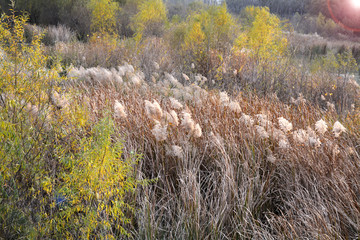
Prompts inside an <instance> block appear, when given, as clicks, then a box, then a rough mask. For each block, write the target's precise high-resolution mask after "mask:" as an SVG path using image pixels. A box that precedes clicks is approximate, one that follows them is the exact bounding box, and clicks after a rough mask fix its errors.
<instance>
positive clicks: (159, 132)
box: [151, 123, 167, 142]
mask: <svg viewBox="0 0 360 240" xmlns="http://www.w3.org/2000/svg"><path fill="white" fill-rule="evenodd" d="M166 129H167V126H164V127H163V126H161V124H160V123H157V124H156V125H155V127H154V128H153V129H152V130H151V133H152V134H153V135H154V137H155V139H156V141H158V142H161V141H165V140H166V138H167V132H166Z"/></svg>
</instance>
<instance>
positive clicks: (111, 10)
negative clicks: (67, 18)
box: [89, 0, 119, 37]
mask: <svg viewBox="0 0 360 240" xmlns="http://www.w3.org/2000/svg"><path fill="white" fill-rule="evenodd" d="M89 8H90V11H91V29H92V31H93V32H95V33H96V34H95V35H96V37H98V35H99V34H100V35H104V34H105V35H107V34H110V35H112V34H115V33H116V14H117V12H118V11H119V5H118V3H117V2H114V1H112V0H90V3H89Z"/></svg>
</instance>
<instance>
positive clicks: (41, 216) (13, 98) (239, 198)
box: [0, 8, 360, 239]
mask: <svg viewBox="0 0 360 240" xmlns="http://www.w3.org/2000/svg"><path fill="white" fill-rule="evenodd" d="M219 9H221V8H219ZM204 11H205V10H204ZM213 11H215V10H213ZM248 11H250V12H251V11H253V13H254V12H256V11H259V12H258V15H261V16H262V17H264V18H269V19H272V20H274V16H271V15H269V13H268V12H267V11H266V9H265V10H264V9H262V10H256V9H255V10H254V9H252V10H251V9H250V10H248ZM215 12H216V11H215ZM219 12H221V11H219ZM203 13H204V12H201V14H203ZM211 14H213V12H211V11H210V10H209V16H210V15H211ZM216 14H220V13H217V12H216ZM216 14H215V15H216ZM205 15H206V14H204V16H205ZM206 16H208V15H206ZM216 16H217V15H216ZM220 16H225V15H221V14H220ZM256 16H257V15H256ZM197 17H199V16H197ZM200 19H201V18H200ZM256 19H257V18H256V17H254V19H253V20H254V23H253V25H252V26H253V27H252V28H250V30H248V32H247V33H248V35H249V36H250V37H249V39H247V40H244V39H245V38H246V37H244V36H242V37H241V36H240V37H236V39H237V40H234V39H233V40H234V41H233V42H231V43H232V44H233V45H232V46H230V47H229V46H227V44H223V42H221V41H217V40H219V39H217V40H216V39H215V40H214V42H217V43H216V44H215V45H214V46H216V47H218V48H216V47H214V49H210V50H208V51H207V52H206V53H203V52H200V53H199V52H197V50H198V49H197V48H199V49H201V50H203V48H202V47H203V45H201V44H202V43H199V45H196V44H192V43H193V42H192V41H195V40H194V39H191V42H190V43H189V45H188V46H190V47H189V48H188V49H184V48H182V49H176V48H174V47H173V45H172V44H173V42H172V41H173V40H171V39H172V38H171V37H172V36H171V35H167V34H165V35H164V36H162V37H158V36H155V37H154V36H152V37H146V38H145V37H144V38H143V39H140V40H139V39H136V37H135V38H128V39H121V40H120V39H117V38H116V37H114V36H110V35H99V37H96V38H94V39H91V40H89V41H88V42H81V41H77V40H74V38H73V37H71V36H72V34H73V33H71V31H70V30H69V29H66V28H65V27H64V26H62V27H51V28H49V29H50V30H48V34H47V35H45V38H44V36H39V35H37V34H36V31H35V30H34V29H36V27H34V26H26V21H27V19H26V18H24V17H22V16H15V15H12V16H4V17H3V18H2V19H1V25H0V33H1V37H0V42H1V45H0V46H1V52H0V79H1V80H0V142H1V143H0V239H98V238H100V239H357V238H359V235H358V234H359V232H360V228H359V226H360V206H359V202H360V171H359V170H360V161H359V160H360V87H359V85H358V83H357V82H356V81H355V78H354V76H352V75H353V74H354V73H355V72H356V68H358V65H357V63H356V59H355V58H354V57H353V55H352V51H351V49H350V48H348V49H344V51H340V52H338V53H332V52H331V51H330V53H329V54H327V55H322V54H319V53H317V54H315V55H313V56H312V57H309V56H308V55H307V53H306V52H304V51H303V52H301V51H298V50H299V48H301V46H302V45H301V43H299V42H296V41H291V37H293V36H287V34H284V36H283V35H282V34H281V37H278V36H275V37H274V36H273V35H272V34H269V35H267V38H268V39H272V40H271V41H270V40H269V41H268V42H267V45H266V44H265V43H261V44H260V45H256V43H254V41H253V39H252V38H251V36H252V34H253V35H255V36H258V35H257V34H259V33H260V34H262V32H261V31H260V30H259V29H268V28H270V29H272V30H273V32H275V33H277V34H280V33H282V30H281V31H278V30H279V29H278V27H279V26H265V28H262V27H263V26H262V25H261V24H260V25H259V26H257V25H256ZM275 20H276V19H275ZM275 20H274V21H275ZM195 22H196V21H195ZM188 24H192V22H191V21H190V23H188ZM195 25H196V24H195ZM195 25H194V26H195ZM256 26H257V27H258V28H256ZM173 27H174V26H173ZM177 27H179V26H177ZM174 28H175V27H174ZM279 28H280V27H279ZM39 31H40V32H41V30H39ZM49 32H50V33H52V35H51V34H50V33H49ZM59 32H61V33H62V34H59ZM189 32H190V33H191V34H192V32H191V31H189ZM189 32H187V33H189ZM30 33H31V34H30ZM65 33H66V34H65ZM50 35H51V36H50ZM275 35H276V34H275ZM95 36H96V35H95ZM60 37H63V38H62V39H60ZM222 37H223V38H221V39H222V40H223V39H225V37H224V36H222ZM44 39H45V40H46V41H49V42H50V44H47V45H46V46H45V45H44V44H43V43H44V41H45V40H44ZM54 39H57V40H54ZM297 39H298V38H297ZM295 40H296V39H295ZM212 41H213V40H212ZM309 41H310V40H309ZM209 42H210V41H209ZM287 42H290V45H287V44H285V43H287ZM237 44H240V45H237ZM241 44H243V45H241ZM355 45H356V44H355ZM355 45H354V46H355ZM181 46H187V45H186V44H185V43H183V44H182V45H181ZM238 46H246V47H243V48H240V49H239V47H238ZM256 46H257V47H256ZM306 48H309V49H310V48H311V44H309V46H306ZM204 49H205V48H204ZM259 49H260V50H259ZM300 50H301V49H300Z"/></svg>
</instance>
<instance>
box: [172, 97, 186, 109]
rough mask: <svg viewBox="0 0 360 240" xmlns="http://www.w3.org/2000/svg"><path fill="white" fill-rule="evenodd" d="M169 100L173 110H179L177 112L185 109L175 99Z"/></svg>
mask: <svg viewBox="0 0 360 240" xmlns="http://www.w3.org/2000/svg"><path fill="white" fill-rule="evenodd" d="M169 100H170V105H171V107H172V108H174V109H177V110H179V109H182V108H183V105H182V104H181V103H180V102H179V101H178V100H176V99H175V98H172V97H170V98H169Z"/></svg>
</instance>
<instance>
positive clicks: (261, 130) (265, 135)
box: [255, 125, 269, 139]
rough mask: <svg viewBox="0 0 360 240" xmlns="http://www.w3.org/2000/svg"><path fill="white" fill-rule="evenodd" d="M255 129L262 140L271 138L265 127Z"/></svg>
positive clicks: (257, 126)
mask: <svg viewBox="0 0 360 240" xmlns="http://www.w3.org/2000/svg"><path fill="white" fill-rule="evenodd" d="M255 129H256V132H257V134H258V135H259V136H260V138H262V139H266V138H269V134H268V133H267V132H266V130H265V128H264V127H262V126H259V125H256V126H255Z"/></svg>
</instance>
